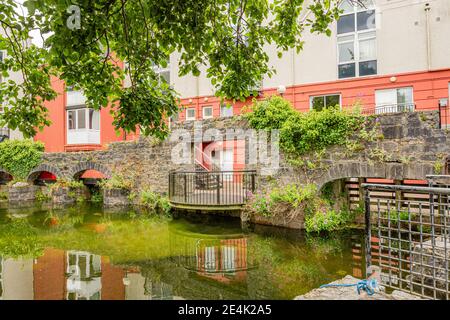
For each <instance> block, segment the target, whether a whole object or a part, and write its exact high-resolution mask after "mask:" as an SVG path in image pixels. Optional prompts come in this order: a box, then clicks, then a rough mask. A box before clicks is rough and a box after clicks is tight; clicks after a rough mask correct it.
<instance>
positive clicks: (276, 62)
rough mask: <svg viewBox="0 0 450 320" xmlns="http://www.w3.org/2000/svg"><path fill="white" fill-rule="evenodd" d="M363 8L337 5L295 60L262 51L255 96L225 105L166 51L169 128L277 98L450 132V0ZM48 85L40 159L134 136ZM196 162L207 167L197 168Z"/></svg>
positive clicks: (366, 0) (224, 153)
mask: <svg viewBox="0 0 450 320" xmlns="http://www.w3.org/2000/svg"><path fill="white" fill-rule="evenodd" d="M361 3H362V4H363V5H359V4H355V3H354V2H350V1H348V0H343V1H342V2H341V5H340V6H341V10H342V14H341V17H340V19H339V20H338V21H337V22H335V23H333V25H332V26H331V30H332V35H331V36H330V37H328V36H326V35H322V34H320V35H318V34H312V33H309V31H308V30H305V34H304V39H303V40H304V41H305V44H304V49H303V50H302V51H301V52H300V53H296V52H295V50H289V51H286V52H285V53H284V54H283V56H282V57H281V58H280V57H278V55H277V50H276V48H275V47H273V46H271V45H267V50H266V52H267V54H268V55H269V57H270V61H269V64H270V65H271V66H273V67H274V68H275V70H276V74H275V75H274V76H272V77H271V78H269V77H265V78H264V80H263V81H262V83H261V87H260V88H258V90H259V94H258V96H256V97H249V98H248V99H247V102H245V103H242V102H237V103H231V107H230V106H229V104H228V105H225V104H222V103H221V101H220V99H219V98H217V97H215V95H214V92H215V90H214V86H213V85H212V84H211V82H210V80H209V79H208V78H207V77H206V72H205V71H206V67H203V68H202V69H201V70H202V71H204V72H202V73H201V75H200V76H198V77H197V76H193V75H187V76H183V77H180V76H178V71H179V69H178V68H179V66H178V61H179V56H180V54H179V53H174V54H172V55H171V58H170V64H169V66H168V67H167V68H165V69H161V70H159V72H160V74H161V76H162V77H163V78H164V79H166V80H167V81H168V82H170V84H171V85H172V86H173V87H174V88H175V90H176V91H177V92H178V93H179V94H180V96H181V98H182V99H181V105H180V113H179V115H178V116H177V117H173V118H172V119H171V121H195V120H204V119H211V118H220V117H230V116H233V115H237V114H240V113H241V112H242V108H243V107H244V106H245V105H248V104H250V103H251V101H252V100H253V98H257V99H263V98H264V97H267V96H269V95H273V94H281V95H283V96H284V98H286V99H287V100H289V101H290V102H291V103H292V105H293V106H294V107H295V108H296V109H297V110H299V111H303V112H308V111H309V110H312V109H314V110H321V109H323V108H326V107H329V106H335V105H339V106H341V108H343V109H345V108H353V107H355V106H357V107H358V108H360V109H361V110H362V112H363V113H365V114H381V113H391V112H392V113H395V112H414V111H426V110H441V124H442V125H443V126H446V125H448V124H449V123H450V112H449V111H448V100H449V96H450V37H448V31H449V30H450V2H449V1H447V0H435V1H425V0H417V1H409V0H397V1H389V0H363V1H361ZM307 14H308V13H306V15H307ZM304 18H307V16H305V17H304ZM53 84H54V87H55V89H56V90H57V92H58V93H59V96H58V98H57V99H56V100H54V101H52V102H50V103H48V104H47V107H48V109H49V113H50V118H51V120H52V125H51V126H50V127H48V128H45V130H44V131H43V132H41V133H39V134H38V135H36V137H35V139H36V140H39V141H43V142H44V143H45V147H46V150H47V151H48V152H64V151H65V152H73V151H90V150H98V149H102V148H105V147H106V145H107V144H108V143H111V142H116V141H127V140H134V139H137V138H138V136H139V134H138V133H136V134H133V135H127V134H125V133H124V132H121V131H119V134H117V133H116V130H115V128H114V127H113V125H112V120H113V119H112V117H111V115H110V110H109V109H108V108H105V109H102V110H101V111H94V110H90V109H88V108H86V107H85V105H84V97H83V95H82V93H81V92H76V91H70V90H67V88H66V87H65V86H64V83H63V82H62V81H60V80H57V79H55V80H54V82H53ZM124 85H125V86H126V85H127V81H125V83H124ZM195 147H196V148H197V149H198V151H199V152H201V153H204V154H202V158H203V159H205V158H207V159H208V158H209V159H210V160H214V161H213V162H215V163H217V165H218V167H219V168H220V169H221V170H238V169H244V167H245V165H244V163H243V161H241V160H240V159H242V158H243V157H242V154H243V142H242V141H241V142H240V141H230V142H224V143H223V145H222V146H220V148H216V147H215V146H214V143H208V142H205V143H203V144H200V145H197V146H195ZM216 149H217V150H218V151H217V150H216ZM219 149H220V150H219ZM216 151H217V152H216ZM241 162H242V163H241ZM197 164H199V165H200V166H202V167H203V169H205V170H211V166H208V164H207V163H205V161H198V163H197Z"/></svg>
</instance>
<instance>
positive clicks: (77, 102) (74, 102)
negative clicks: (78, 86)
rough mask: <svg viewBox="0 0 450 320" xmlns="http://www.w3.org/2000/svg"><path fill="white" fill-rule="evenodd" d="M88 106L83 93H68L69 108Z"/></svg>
mask: <svg viewBox="0 0 450 320" xmlns="http://www.w3.org/2000/svg"><path fill="white" fill-rule="evenodd" d="M85 104H86V97H85V96H84V94H83V91H67V103H66V105H67V107H73V106H84V105H85Z"/></svg>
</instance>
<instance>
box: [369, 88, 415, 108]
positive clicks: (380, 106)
mask: <svg viewBox="0 0 450 320" xmlns="http://www.w3.org/2000/svg"><path fill="white" fill-rule="evenodd" d="M401 89H410V90H411V99H412V101H411V102H410V104H411V105H413V106H415V102H414V101H415V100H414V87H412V86H406V87H395V88H387V89H378V90H375V114H380V113H395V112H401V111H403V110H399V108H398V106H399V103H398V100H397V101H396V103H395V104H393V105H390V104H378V103H377V93H379V92H383V91H384V92H386V91H395V93H396V97H398V94H397V92H398V90H401ZM408 104H409V103H408ZM390 106H392V110H393V111H391V112H383V110H384V111H385V108H386V107H390ZM412 111H414V110H412Z"/></svg>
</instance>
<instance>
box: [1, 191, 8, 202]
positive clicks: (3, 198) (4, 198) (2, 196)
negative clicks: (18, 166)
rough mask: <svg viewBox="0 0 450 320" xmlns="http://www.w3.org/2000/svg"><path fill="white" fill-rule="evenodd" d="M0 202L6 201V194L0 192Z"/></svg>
mask: <svg viewBox="0 0 450 320" xmlns="http://www.w3.org/2000/svg"><path fill="white" fill-rule="evenodd" d="M0 200H8V192H6V191H0Z"/></svg>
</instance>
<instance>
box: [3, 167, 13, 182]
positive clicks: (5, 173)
mask: <svg viewBox="0 0 450 320" xmlns="http://www.w3.org/2000/svg"><path fill="white" fill-rule="evenodd" d="M13 178H14V177H13V176H12V174H10V173H9V171H8V170H6V169H3V168H2V167H0V184H2V183H3V182H6V181H8V180H12V179H13ZM3 180H5V181H3Z"/></svg>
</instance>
